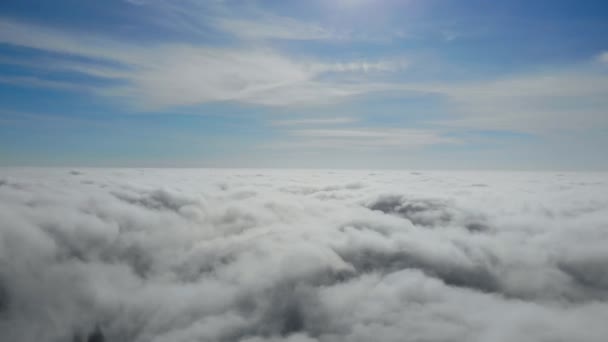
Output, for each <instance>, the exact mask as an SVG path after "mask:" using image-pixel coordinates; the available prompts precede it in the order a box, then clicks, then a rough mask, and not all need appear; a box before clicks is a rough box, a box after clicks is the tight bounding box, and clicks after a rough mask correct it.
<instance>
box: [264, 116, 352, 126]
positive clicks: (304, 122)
mask: <svg viewBox="0 0 608 342" xmlns="http://www.w3.org/2000/svg"><path fill="white" fill-rule="evenodd" d="M357 121H358V120H357V119H355V118H350V117H334V118H307V119H285V120H272V121H270V124H271V125H272V126H315V125H337V124H348V123H353V122H357Z"/></svg>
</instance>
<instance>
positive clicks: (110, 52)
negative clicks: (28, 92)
mask: <svg viewBox="0 0 608 342" xmlns="http://www.w3.org/2000/svg"><path fill="white" fill-rule="evenodd" d="M0 26H1V27H2V31H1V33H0V41H1V42H3V43H7V44H11V45H16V46H24V47H29V48H35V49H40V50H45V51H51V52H55V53H61V54H65V55H67V56H80V57H87V58H92V59H94V60H99V61H103V62H104V63H103V64H95V63H88V64H84V63H82V62H75V63H73V64H72V63H71V62H68V61H62V62H60V63H55V64H51V65H50V66H49V67H51V68H62V69H64V70H70V71H74V72H79V73H84V74H88V75H91V76H95V77H102V78H112V79H119V80H123V81H124V82H123V83H126V84H125V85H124V86H106V87H101V88H99V89H97V93H98V94H102V95H109V96H113V97H123V98H126V99H127V100H129V101H131V102H133V103H135V104H136V105H138V106H140V107H143V108H151V109H154V108H166V107H172V106H184V105H196V104H201V103H205V102H214V101H236V102H244V103H250V104H261V105H267V106H292V105H293V106H297V105H311V104H325V103H332V102H336V101H339V100H343V99H344V98H347V97H349V96H354V95H358V94H364V93H368V92H371V91H377V90H378V89H379V87H378V85H377V84H373V83H370V84H366V83H362V84H348V83H343V82H338V81H328V80H321V79H319V78H318V77H319V76H320V75H322V74H324V73H327V72H334V73H335V72H365V73H368V72H374V71H387V70H394V69H395V68H396V67H398V66H403V62H399V63H398V65H397V63H395V62H392V61H390V62H382V61H376V62H367V61H353V62H340V63H328V64H327V63H319V62H314V63H310V62H309V61H298V60H295V59H293V58H290V57H287V56H285V55H282V54H281V53H279V52H277V51H275V50H272V49H266V48H259V49H256V48H254V49H250V48H247V49H244V48H243V49H241V48H211V47H204V46H198V45H192V44H183V43H182V44H171V43H166V44H159V45H154V46H141V45H136V44H129V43H126V42H121V41H117V40H113V39H109V38H107V37H102V36H90V35H86V36H84V35H81V34H78V33H71V32H67V31H61V30H56V29H50V28H47V27H42V26H37V25H31V24H27V23H23V22H18V21H14V20H10V19H2V20H1V21H0ZM9 62H10V61H9ZM108 62H111V63H113V64H114V65H115V67H114V68H113V67H112V64H108ZM29 85H32V86H36V85H38V86H47V87H51V88H54V87H62V85H59V84H56V83H52V82H46V83H45V82H44V80H39V81H38V82H29Z"/></svg>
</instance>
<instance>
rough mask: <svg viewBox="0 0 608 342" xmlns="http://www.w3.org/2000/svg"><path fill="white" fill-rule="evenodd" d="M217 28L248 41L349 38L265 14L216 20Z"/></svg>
mask: <svg viewBox="0 0 608 342" xmlns="http://www.w3.org/2000/svg"><path fill="white" fill-rule="evenodd" d="M215 25H216V27H218V28H219V29H221V30H222V31H225V32H229V33H231V34H233V35H235V36H238V37H240V38H243V39H246V40H255V39H286V40H329V39H331V40H337V39H346V38H347V36H343V35H339V34H337V33H335V32H331V31H330V30H328V29H326V28H324V27H322V26H320V25H318V24H313V23H306V22H302V21H300V20H296V19H293V18H288V17H281V16H274V15H272V16H271V15H268V14H264V15H262V19H260V18H258V19H255V20H250V19H235V18H223V19H218V20H216V23H215Z"/></svg>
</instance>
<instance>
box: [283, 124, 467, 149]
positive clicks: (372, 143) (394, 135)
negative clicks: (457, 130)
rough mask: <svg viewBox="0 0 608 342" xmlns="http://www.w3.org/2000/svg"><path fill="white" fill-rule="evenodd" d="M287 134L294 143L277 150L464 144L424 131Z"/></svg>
mask: <svg viewBox="0 0 608 342" xmlns="http://www.w3.org/2000/svg"><path fill="white" fill-rule="evenodd" d="M286 133H287V135H288V136H289V137H290V139H288V140H286V141H283V142H281V143H280V144H276V146H275V147H274V148H279V149H281V148H315V149H327V148H330V149H350V150H357V149H379V150H380V149H384V150H387V149H389V150H390V149H409V148H420V147H423V146H429V145H438V144H458V143H461V141H459V140H458V139H455V138H452V137H449V136H446V135H444V134H443V133H442V132H440V131H434V130H424V129H386V128H384V129H373V128H356V127H355V128H303V129H291V130H288V131H287V132H286Z"/></svg>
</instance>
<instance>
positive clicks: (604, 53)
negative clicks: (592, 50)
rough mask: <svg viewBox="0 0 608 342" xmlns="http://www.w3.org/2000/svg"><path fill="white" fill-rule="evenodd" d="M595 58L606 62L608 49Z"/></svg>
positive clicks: (607, 60)
mask: <svg viewBox="0 0 608 342" xmlns="http://www.w3.org/2000/svg"><path fill="white" fill-rule="evenodd" d="M597 60H598V61H600V62H602V63H608V51H605V52H602V53H600V54H599V55H598V56H597Z"/></svg>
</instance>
